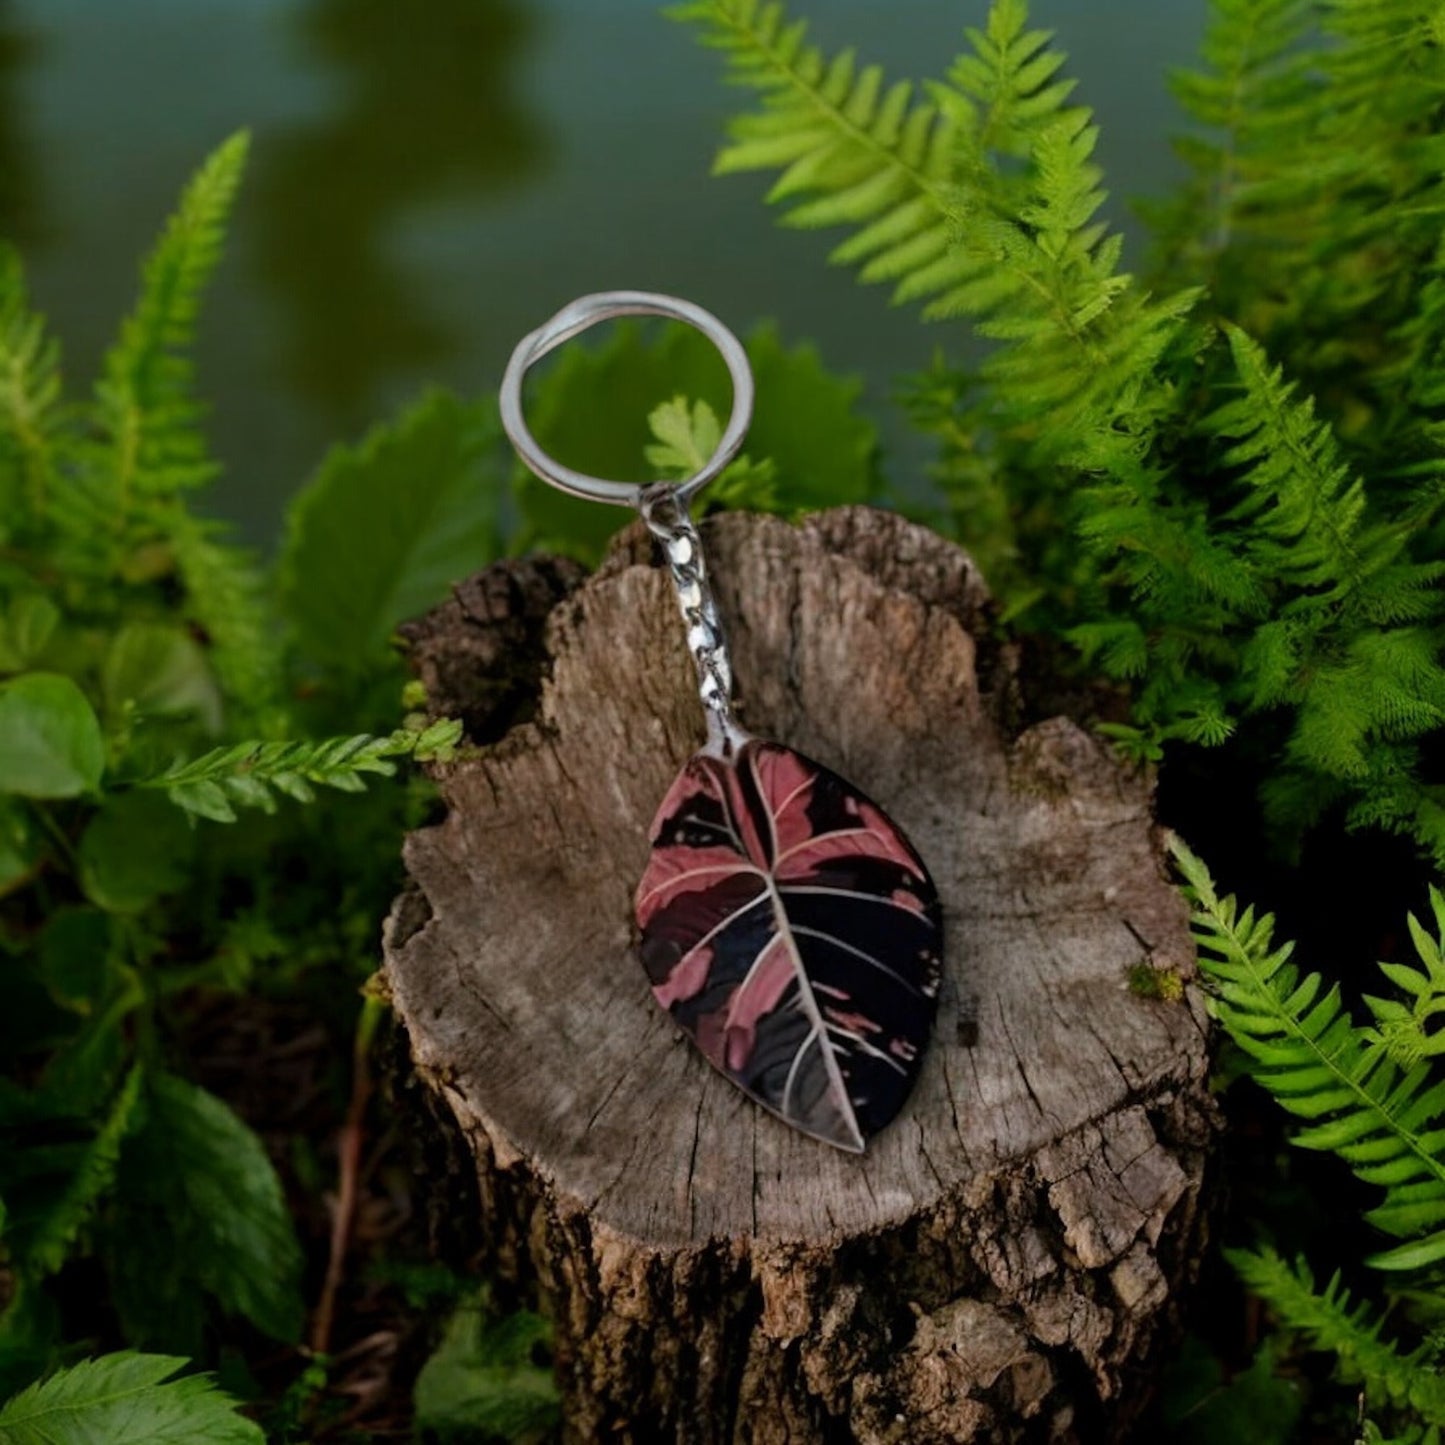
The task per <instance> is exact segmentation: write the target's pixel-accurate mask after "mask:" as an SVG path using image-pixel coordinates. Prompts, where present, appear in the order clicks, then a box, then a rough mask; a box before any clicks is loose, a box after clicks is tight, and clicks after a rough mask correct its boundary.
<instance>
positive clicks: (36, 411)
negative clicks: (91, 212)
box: [0, 247, 60, 527]
mask: <svg viewBox="0 0 1445 1445" xmlns="http://www.w3.org/2000/svg"><path fill="white" fill-rule="evenodd" d="M59 416H60V347H59V345H58V344H57V343H56V341H55V340H54V339H53V338H52V337H51V336H50V334H49V333H48V332H47V330H46V328H45V322H44V321H43V319H42V318H41V317H40V316H38V315H37V314H36V313H35V312H34V311H32V310H31V309H30V301H29V296H28V294H27V292H26V288H25V282H24V277H23V275H22V272H21V267H20V260H19V257H18V256H17V255H16V254H15V252H14V251H12V250H10V249H9V248H8V247H4V248H0V502H3V503H4V504H5V505H4V508H3V510H4V513H5V515H6V518H7V520H6V521H5V522H0V527H8V526H9V525H10V524H11V519H14V518H15V517H16V516H17V515H19V516H22V517H24V518H25V519H26V520H27V521H28V522H29V523H30V524H32V525H34V524H36V523H38V522H39V521H40V520H41V518H42V517H43V516H44V515H45V512H46V510H47V507H48V506H49V503H50V499H51V495H52V493H53V491H54V466H55V461H54V450H55V433H56V431H57V429H58V426H59Z"/></svg>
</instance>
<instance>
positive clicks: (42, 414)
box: [0, 137, 507, 1445]
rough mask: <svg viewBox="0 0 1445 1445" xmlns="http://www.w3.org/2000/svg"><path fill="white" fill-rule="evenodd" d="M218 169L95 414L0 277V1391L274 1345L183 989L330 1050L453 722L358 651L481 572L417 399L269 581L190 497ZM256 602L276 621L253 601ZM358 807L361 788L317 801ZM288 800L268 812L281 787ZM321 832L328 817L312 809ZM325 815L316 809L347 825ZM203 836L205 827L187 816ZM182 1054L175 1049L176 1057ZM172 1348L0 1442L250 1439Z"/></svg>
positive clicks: (488, 504) (140, 305) (462, 491)
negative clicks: (94, 1314)
mask: <svg viewBox="0 0 1445 1445" xmlns="http://www.w3.org/2000/svg"><path fill="white" fill-rule="evenodd" d="M244 156H245V140H244V137H238V138H236V139H234V140H232V141H229V142H227V143H226V144H224V145H223V146H222V147H220V149H219V150H218V151H217V152H216V153H215V154H214V155H213V156H212V157H211V159H210V160H209V161H207V162H206V164H205V165H204V166H203V167H202V168H201V170H200V172H199V173H198V174H197V176H196V178H195V180H194V181H193V182H192V183H191V185H190V186H189V187H188V188H187V189H186V191H185V193H184V195H183V196H182V199H181V203H180V206H179V208H178V210H177V212H176V214H175V216H174V217H173V218H172V220H171V221H170V223H169V224H168V225H167V227H166V229H165V231H164V233H163V234H162V236H161V239H160V241H159V243H158V244H157V246H156V248H155V249H154V251H153V252H152V254H151V257H150V259H149V260H148V261H147V263H146V265H145V268H144V271H143V274H142V279H141V290H140V298H139V300H138V302H137V304H136V307H135V310H134V311H133V312H132V314H131V316H130V317H129V319H128V320H127V321H126V322H125V323H124V325H123V327H122V329H121V333H120V337H119V340H118V341H117V342H116V344H115V345H114V346H113V347H112V348H111V350H110V352H109V353H108V355H107V357H106V359H105V362H104V366H103V369H102V375H101V378H100V380H99V382H98V384H97V386H96V389H95V394H94V397H93V399H88V400H87V399H83V400H66V398H65V393H64V390H63V387H62V379H61V374H60V369H59V349H58V347H57V346H56V344H55V343H54V341H53V340H52V339H51V338H50V336H49V333H48V331H47V330H46V328H45V325H44V323H43V321H42V320H41V318H40V317H38V316H37V315H36V314H35V313H34V312H33V311H32V310H31V308H30V305H29V302H28V299H27V297H26V293H25V289H24V283H23V278H22V275H21V271H20V266H19V262H18V261H17V260H16V259H15V258H14V257H13V256H12V255H9V254H8V253H7V254H6V255H5V256H4V258H3V261H0V497H3V498H4V499H5V506H4V507H3V509H0V534H3V535H0V541H3V544H4V549H3V554H0V952H3V954H4V955H5V964H6V980H7V981H6V990H7V992H6V1008H5V1010H4V1011H3V1013H0V1020H3V1022H0V1033H3V1036H4V1040H5V1045H6V1046H5V1048H4V1054H5V1057H6V1061H7V1062H6V1077H5V1078H4V1080H3V1081H0V1200H3V1205H0V1240H3V1249H4V1251H5V1260H6V1289H5V1291H4V1302H3V1305H0V1389H4V1390H6V1391H8V1390H12V1389H18V1388H21V1387H23V1386H24V1385H26V1384H27V1383H28V1382H30V1381H32V1380H34V1379H35V1378H36V1377H37V1375H39V1374H40V1373H42V1372H43V1371H45V1370H47V1369H49V1368H52V1367H54V1366H55V1365H57V1364H59V1363H61V1362H63V1361H64V1360H66V1359H67V1358H74V1354H75V1349H74V1344H73V1343H68V1342H67V1341H66V1340H65V1338H64V1335H63V1327H64V1323H65V1320H66V1314H65V1312H64V1311H62V1310H61V1309H60V1308H58V1306H57V1301H59V1300H63V1299H70V1298H74V1297H75V1296H76V1294H77V1288H76V1283H75V1281H76V1280H77V1279H79V1280H81V1281H82V1284H81V1289H80V1293H82V1294H85V1295H87V1296H94V1295H95V1294H96V1293H97V1287H98V1285H99V1283H100V1281H101V1280H104V1304H105V1307H104V1310H103V1312H102V1313H101V1314H100V1316H99V1318H98V1319H95V1320H89V1321H85V1320H83V1321H82V1328H83V1329H90V1330H95V1329H103V1330H105V1331H107V1332H108V1333H109V1334H110V1337H111V1338H112V1339H115V1338H116V1336H115V1331H116V1328H117V1326H116V1323H115V1322H116V1321H118V1331H119V1339H118V1341H117V1342H123V1343H126V1344H139V1345H148V1344H155V1345H160V1346H163V1347H166V1348H171V1349H175V1350H177V1351H180V1352H182V1353H183V1354H184V1355H186V1356H188V1357H195V1358H202V1357H210V1358H211V1359H215V1358H216V1357H217V1351H218V1347H219V1346H221V1345H223V1344H224V1343H225V1342H226V1340H227V1339H228V1338H231V1339H233V1338H235V1332H236V1329H237V1327H238V1324H239V1323H240V1322H244V1327H245V1328H246V1329H247V1330H253V1331H259V1332H260V1333H261V1334H263V1335H267V1336H271V1337H273V1338H274V1339H276V1340H279V1341H284V1342H294V1341H295V1340H297V1339H298V1337H299V1333H300V1329H301V1324H302V1319H303V1312H304V1304H305V1302H304V1300H303V1297H302V1255H301V1247H300V1242H299V1241H298V1239H297V1236H296V1229H295V1226H294V1224H293V1222H292V1217H291V1213H290V1210H289V1209H288V1207H287V1203H286V1200H285V1196H284V1193H283V1187H282V1183H281V1179H280V1176H279V1175H278V1173H277V1171H276V1168H275V1167H274V1166H273V1164H272V1161H271V1159H270V1157H269V1156H268V1154H267V1151H266V1148H265V1146H264V1145H263V1144H262V1142H261V1140H260V1138H259V1137H258V1136H257V1135H256V1134H255V1133H254V1132H252V1129H251V1128H250V1126H249V1125H248V1124H247V1123H246V1122H245V1121H243V1120H242V1119H241V1118H240V1117H239V1116H238V1115H237V1114H236V1113H235V1112H234V1111H233V1110H232V1108H231V1107H230V1106H229V1105H228V1104H227V1103H226V1102H224V1101H223V1100H222V1099H221V1098H219V1097H217V1095H216V1094H214V1093H212V1092H210V1091H209V1090H208V1089H206V1088H205V1087H203V1086H202V1085H201V1084H200V1083H198V1082H195V1081H193V1080H191V1079H188V1078H186V1077H184V1076H183V1075H182V1074H181V1073H180V1072H178V1071H177V1070H178V1064H179V1062H180V1060H182V1059H183V1058H184V1057H185V1055H186V1053H187V1049H186V1047H185V1044H184V1040H185V1037H186V1034H187V1031H188V1029H189V1028H190V1027H191V1019H192V1017H193V1015H194V1014H195V1012H196V1006H197V1002H198V1000H199V999H200V998H202V997H203V996H205V995H207V994H209V995H214V994H215V993H217V992H218V991H219V992H235V991H237V990H239V989H241V988H245V987H247V986H251V987H254V988H256V989H257V990H258V991H259V992H263V993H264V992H265V991H267V990H277V991H283V990H285V989H291V990H298V989H299V988H300V987H301V986H302V985H303V983H305V981H306V980H308V979H309V978H310V977H311V976H313V975H314V976H315V977H316V980H317V984H316V988H315V991H316V992H319V993H321V994H323V995H324V996H325V997H326V998H327V1000H328V1002H329V1006H330V1010H331V1014H332V1015H335V1016H336V1018H335V1019H332V1018H331V1017H330V1016H328V1019H327V1022H328V1026H330V1025H331V1024H333V1023H334V1025H335V1026H336V1027H337V1030H338V1032H342V1033H344V1032H346V1031H349V1029H350V1027H351V1023H352V1015H353V1014H354V1012H355V1010H356V1008H357V1007H358V985H359V984H360V983H361V981H362V978H363V977H364V975H365V974H366V972H368V971H369V969H370V967H371V959H372V956H373V954H374V948H375V944H374V940H375V938H376V936H377V934H378V930H379V922H380V914H381V911H382V910H383V909H384V907H385V906H386V904H387V902H388V901H389V899H390V896H391V894H392V892H393V890H394V886H395V875H396V872H397V840H398V837H399V834H400V831H401V828H402V827H403V825H404V824H405V822H407V821H408V820H410V819H415V818H416V816H417V811H418V809H419V807H420V806H421V805H422V802H423V794H422V792H421V791H420V790H419V789H417V788H412V789H410V790H407V789H403V788H398V787H389V788H378V787H373V788H371V789H370V790H367V789H366V783H367V781H368V780H370V781H372V782H375V781H377V780H380V779H385V778H389V777H390V776H391V775H393V774H394V773H396V772H397V770H398V766H399V764H401V763H402V762H404V761H407V760H411V761H442V760H445V759H447V758H449V757H451V756H452V755H453V753H454V751H455V749H456V746H457V743H458V741H459V739H460V735H461V729H460V726H459V725H458V724H455V723H452V722H449V721H446V720H441V721H435V722H431V723H428V722H427V721H426V720H425V719H424V718H422V717H418V716H408V717H406V718H405V719H401V720H400V725H399V714H400V711H401V699H400V696H399V694H400V691H401V689H400V680H399V678H398V676H397V673H396V668H395V662H394V660H393V658H392V657H391V656H390V655H389V653H388V649H387V642H388V640H389V638H390V636H391V633H392V631H393V629H394V628H395V626H396V625H397V624H398V623H399V622H401V621H402V620H404V617H405V616H406V615H407V614H408V613H411V612H415V611H420V610H422V609H424V608H425V607H427V606H428V605H430V604H432V603H434V602H436V601H438V600H439V599H440V598H441V597H442V596H443V595H444V593H445V589H446V586H447V584H448V583H449V582H450V581H452V580H454V579H456V578H459V577H461V576H462V575H464V574H465V573H466V572H468V571H470V570H472V569H473V568H475V567H477V566H480V565H483V564H484V563H485V562H486V561H487V560H489V558H490V557H492V556H494V555H496V553H497V552H498V551H499V550H500V546H501V540H502V539H501V536H500V533H499V530H498V527H499V523H498V521H497V517H498V499H499V498H500V497H501V496H502V495H503V493H504V490H505V482H506V479H507V472H506V471H505V470H502V469H500V468H496V467H495V466H493V468H492V472H491V474H490V476H489V474H488V472H487V466H488V465H489V461H488V452H487V448H488V446H489V445H490V442H491V440H492V439H493V438H494V436H495V428H494V425H493V423H492V422H491V420H490V412H489V410H488V409H487V408H479V407H476V406H471V405H466V404H463V403H461V402H458V401H456V400H455V399H453V398H450V397H446V396H441V395H436V396H432V397H429V398H427V399H425V400H424V401H423V402H422V403H421V404H420V405H419V406H418V407H416V408H414V409H413V410H412V411H411V412H409V413H408V414H407V415H406V416H404V417H403V418H402V419H401V421H400V422H399V423H398V424H397V425H396V426H395V427H393V428H385V427H379V428H377V429H376V430H375V431H374V432H373V433H372V434H371V435H370V436H369V437H368V438H367V440H366V442H365V443H364V444H363V445H362V446H361V447H360V448H359V449H356V450H350V451H348V450H338V451H337V452H335V453H333V454H332V456H331V457H329V458H328V459H327V461H326V462H325V464H324V465H323V466H322V468H321V471H320V473H319V474H318V476H317V479H316V481H315V482H314V483H312V484H311V486H310V487H309V488H307V489H306V490H305V492H304V493H303V494H302V496H301V498H300V499H299V501H298V503H297V507H296V510H295V514H294V515H293V517H292V519H291V526H290V532H289V542H288V547H287V551H286V555H285V557H284V558H283V561H282V563H281V564H280V567H279V569H278V571H279V575H280V578H281V580H282V583H283V585H282V586H281V587H280V588H279V589H278V588H277V587H276V585H275V579H274V578H273V576H271V575H269V574H268V572H267V571H266V570H263V569H262V568H261V567H260V566H259V565H258V564H257V562H256V561H255V559H253V558H252V557H250V556H249V555H248V554H246V553H245V552H243V551H241V550H239V549H237V548H235V547H233V546H232V545H231V544H230V543H229V541H228V540H227V537H226V534H225V530H224V528H222V527H221V526H220V525H219V524H217V523H215V522H212V521H208V520H206V519H205V518H203V517H201V516H198V515H197V514H196V513H195V512H194V511H192V510H191V499H192V496H193V494H194V493H195V492H196V490H197V489H198V488H199V487H201V486H202V485H203V484H204V483H205V482H206V481H208V480H209V479H210V478H211V477H212V476H213V475H215V472H216V470H217V468H216V464H215V462H214V461H213V460H212V458H211V456H210V454H209V451H208V450H207V448H206V444H205V438H204V434H203V431H202V426H201V422H202V419H203V411H202V408H201V407H200V405H199V403H198V402H197V401H196V398H195V395H194V388H193V381H194V378H193V369H192V365H191V362H190V359H189V355H188V352H189V347H190V345H191V342H192V340H193V338H194V331H195V325H196V321H197V317H198V314H199V307H200V302H201V296H202V290H203V287H204V284H205V282H206V281H207V279H208V278H209V276H210V275H211V273H212V271H213V270H214V268H215V265H216V263H217V261H218V259H219V257H220V250H221V242H222V236H223V232H224V228H225V221H226V216H227V212H228V209H229V206H230V203H231V200H232V197H233V194H234V192H235V189H236V185H237V183H238V181H239V178H240V171H241V166H242V163H243V160H244ZM273 598H274V599H277V600H276V601H273V600H272V599H273ZM352 794H360V795H361V796H345V795H352ZM281 797H286V798H289V799H292V800H294V801H295V803H296V804H298V805H299V806H298V807H296V808H294V809H291V810H288V811H289V812H290V814H291V816H290V818H289V819H287V820H286V821H285V822H284V824H283V823H282V821H281V820H280V819H279V818H277V819H274V820H273V819H272V817H271V816H270V815H271V814H273V813H275V812H276V805H277V800H278V799H279V798H281ZM334 809H341V810H343V812H340V813H334V812H333V810H334ZM343 817H344V821H343ZM213 821H220V822H225V823H228V824H231V825H232V826H230V827H227V828H215V827H213V826H212V822H213ZM203 1062H204V1061H203ZM182 1363H183V1361H181V1360H179V1359H171V1358H163V1357H147V1356H138V1355H132V1354H127V1353H118V1354H112V1355H107V1356H104V1357H103V1358H101V1359H99V1360H96V1361H93V1362H90V1363H87V1364H83V1365H80V1366H77V1367H75V1368H74V1369H72V1370H69V1371H62V1372H61V1373H59V1374H56V1375H53V1376H52V1377H51V1378H50V1379H49V1380H47V1381H46V1382H45V1383H44V1384H42V1385H40V1386H38V1387H34V1388H32V1389H31V1390H28V1391H25V1392H24V1393H22V1394H21V1395H19V1396H17V1397H16V1398H15V1399H14V1400H12V1401H11V1403H10V1404H9V1405H8V1406H7V1407H5V1410H4V1412H3V1414H0V1440H4V1441H7V1442H8V1441H12V1440H14V1441H17V1442H19V1441H29V1440H37V1441H38V1440H41V1439H44V1440H52V1441H61V1440H67V1441H68V1440H76V1441H80V1440H105V1441H106V1442H107V1445H111V1442H120V1441H122V1440H130V1439H134V1440H137V1441H139V1440H142V1439H144V1440H147V1441H152V1440H177V1441H179V1440H185V1441H187V1442H191V1441H200V1440H216V1441H225V1440H236V1441H241V1440H259V1439H260V1433H259V1431H258V1430H257V1429H256V1427H255V1426H254V1425H252V1424H250V1423H249V1422H247V1421H245V1420H243V1419H241V1418H240V1417H238V1416H236V1415H235V1414H234V1413H233V1412H232V1409H231V1403H230V1401H229V1400H227V1399H226V1397H224V1396H222V1395H220V1394H219V1393H218V1392H216V1391H215V1390H214V1389H212V1387H211V1386H210V1385H208V1384H207V1383H206V1382H205V1381H204V1380H203V1379H201V1378H200V1377H188V1378H187V1379H184V1380H181V1381H177V1382H174V1383H170V1384H163V1383H162V1381H164V1380H165V1379H166V1377H167V1376H169V1375H171V1374H173V1373H175V1371H176V1369H177V1368H178V1367H179V1366H180V1365H181V1364H182Z"/></svg>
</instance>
